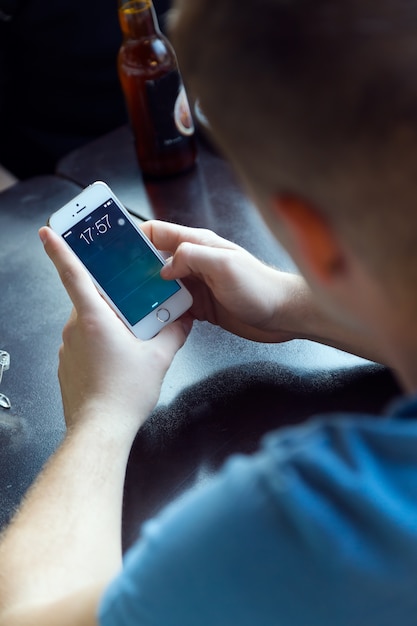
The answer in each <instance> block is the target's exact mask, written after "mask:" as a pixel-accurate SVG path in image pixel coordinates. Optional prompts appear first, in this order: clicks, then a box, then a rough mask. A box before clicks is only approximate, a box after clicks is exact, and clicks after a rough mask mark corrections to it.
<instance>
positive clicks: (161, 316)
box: [156, 309, 171, 324]
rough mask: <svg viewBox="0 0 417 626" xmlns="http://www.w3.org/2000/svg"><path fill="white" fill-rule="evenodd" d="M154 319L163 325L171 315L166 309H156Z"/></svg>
mask: <svg viewBox="0 0 417 626" xmlns="http://www.w3.org/2000/svg"><path fill="white" fill-rule="evenodd" d="M156 317H157V319H158V320H159V321H160V322H162V323H163V324H164V323H165V322H167V321H168V320H169V318H170V317H171V313H170V312H169V311H168V309H158V311H157V312H156Z"/></svg>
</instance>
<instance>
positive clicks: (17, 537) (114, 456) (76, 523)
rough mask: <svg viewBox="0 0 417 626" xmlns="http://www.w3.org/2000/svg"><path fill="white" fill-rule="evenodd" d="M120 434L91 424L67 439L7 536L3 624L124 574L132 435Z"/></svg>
mask: <svg viewBox="0 0 417 626" xmlns="http://www.w3.org/2000/svg"><path fill="white" fill-rule="evenodd" d="M114 419H115V420H117V419H118V416H114ZM115 430H116V432H115V433H112V432H110V431H109V430H105V429H101V427H100V423H99V422H98V421H97V420H95V421H94V420H93V421H92V422H89V421H88V420H87V421H86V422H85V423H83V424H80V425H78V426H77V427H76V428H75V429H74V431H73V432H72V433H69V434H68V435H67V437H66V439H65V441H64V443H63V444H62V446H61V448H60V449H59V451H58V452H57V453H56V455H55V456H54V457H53V458H52V459H51V460H50V462H49V463H48V465H47V466H46V468H45V469H44V471H43V472H42V474H41V476H40V477H39V479H38V480H37V481H36V483H35V485H34V486H33V487H32V489H31V490H30V492H29V494H28V496H27V498H26V499H25V501H24V503H23V505H22V507H21V510H20V512H19V513H18V514H17V516H16V517H15V519H14V521H13V522H12V524H11V525H10V527H9V528H8V530H7V531H6V532H5V533H4V535H3V537H2V541H1V543H0V568H1V569H0V573H1V576H0V607H1V608H0V624H3V623H4V621H3V620H4V615H5V614H6V612H8V611H11V613H12V614H13V610H14V609H15V608H16V609H17V608H18V607H21V608H23V609H25V608H26V607H28V609H29V607H31V606H33V607H35V606H39V605H42V604H51V603H54V602H56V601H59V600H60V599H62V598H63V597H67V596H71V595H73V594H74V593H75V592H77V591H79V590H82V589H85V588H88V587H91V586H97V585H100V584H103V585H104V584H105V582H106V581H108V580H109V579H110V578H111V577H112V576H113V575H114V574H115V572H116V571H117V570H118V569H119V568H120V566H121V507H122V497H123V484H124V477H125V468H126V463H127V459H128V455H129V451H130V446H131V441H132V436H131V435H128V436H126V435H125V434H124V433H121V432H120V430H119V431H117V429H115Z"/></svg>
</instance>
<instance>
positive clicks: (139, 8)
mask: <svg viewBox="0 0 417 626" xmlns="http://www.w3.org/2000/svg"><path fill="white" fill-rule="evenodd" d="M119 21H120V27H121V29H122V33H123V37H124V38H125V39H140V38H142V37H149V36H152V35H161V31H160V29H159V24H158V19H157V17H156V13H155V9H154V7H153V4H152V2H151V0H119Z"/></svg>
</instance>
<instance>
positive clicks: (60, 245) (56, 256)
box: [39, 226, 103, 313]
mask: <svg viewBox="0 0 417 626" xmlns="http://www.w3.org/2000/svg"><path fill="white" fill-rule="evenodd" d="M39 236H40V238H41V241H42V243H43V245H44V248H45V251H46V253H47V255H48V256H49V258H50V259H51V261H52V262H53V264H54V265H55V267H56V269H57V271H58V274H59V277H60V278H61V281H62V284H63V285H64V287H65V289H66V290H67V293H68V295H69V297H70V298H71V301H72V303H73V305H74V307H75V309H76V310H77V311H78V312H79V313H80V312H82V311H84V312H87V311H91V310H96V308H97V307H98V306H100V307H101V306H102V305H103V300H102V298H101V297H100V295H99V293H98V291H97V289H96V288H95V286H94V283H93V281H92V280H91V278H90V276H89V274H88V272H87V271H86V270H85V268H84V267H83V265H82V264H81V263H80V261H79V260H78V259H77V257H76V256H75V254H73V252H71V250H70V249H69V248H68V246H67V245H66V244H65V242H64V241H63V240H62V239H61V237H60V236H59V235H57V234H56V233H54V231H53V230H52V229H51V228H48V227H47V226H44V227H43V228H41V229H40V230H39Z"/></svg>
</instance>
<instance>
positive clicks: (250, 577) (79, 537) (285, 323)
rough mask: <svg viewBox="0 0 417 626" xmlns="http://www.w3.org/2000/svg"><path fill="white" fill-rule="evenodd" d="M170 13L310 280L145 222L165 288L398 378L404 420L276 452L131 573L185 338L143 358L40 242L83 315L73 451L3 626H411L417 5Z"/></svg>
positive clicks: (320, 424)
mask: <svg viewBox="0 0 417 626" xmlns="http://www.w3.org/2000/svg"><path fill="white" fill-rule="evenodd" d="M176 8H177V11H176V25H175V43H176V47H177V51H178V54H179V59H180V64H181V67H182V69H183V72H184V75H185V77H186V79H187V82H188V84H189V85H190V86H191V89H192V91H193V92H194V94H195V95H198V97H199V98H200V101H201V103H202V107H203V109H204V111H205V113H206V115H207V117H208V119H209V120H210V124H211V127H212V129H213V132H214V134H215V137H216V139H217V141H218V142H219V143H220V145H221V147H222V149H223V150H224V151H225V152H226V153H227V154H228V155H229V156H230V158H231V159H232V160H233V162H234V164H235V166H236V169H237V171H238V172H239V173H240V175H241V177H242V179H243V180H244V181H245V183H246V185H247V187H248V190H249V191H250V193H251V194H252V196H253V197H254V198H255V199H256V201H257V203H258V206H259V208H260V210H261V212H262V214H263V215H264V216H265V219H266V220H267V222H268V224H269V225H270V227H271V230H272V231H273V232H274V234H275V235H276V237H277V238H278V239H279V240H280V241H281V242H282V243H283V244H284V245H285V246H286V247H287V249H288V250H289V252H290V253H291V254H292V256H293V258H294V260H295V262H296V263H297V265H298V267H299V268H300V270H301V272H302V274H303V275H304V277H305V279H306V282H305V281H304V280H303V279H301V278H299V277H297V276H291V275H287V274H282V273H280V272H277V271H276V270H273V269H271V268H268V267H266V266H264V265H263V264H261V263H260V262H258V261H257V260H256V259H254V258H253V257H251V256H250V255H249V254H248V253H246V252H245V251H244V250H242V249H241V248H239V247H238V246H236V245H234V244H231V243H230V242H227V241H225V240H223V239H221V238H219V237H217V236H216V235H215V234H213V233H207V232H205V231H203V232H201V231H199V230H194V229H187V228H185V227H179V226H174V225H169V224H163V223H158V222H150V223H147V224H146V225H145V226H144V230H145V231H146V232H147V234H148V235H149V236H150V237H151V239H152V240H153V242H154V243H155V245H156V246H157V247H158V248H161V249H164V250H170V251H171V253H172V259H171V261H170V262H169V263H168V265H167V267H166V268H165V269H164V270H163V275H164V276H165V278H174V277H182V278H184V279H186V280H188V284H189V285H190V287H191V288H192V289H193V295H194V298H195V305H194V307H193V309H192V313H193V315H194V316H195V317H197V318H198V319H206V320H209V321H210V322H212V323H215V324H220V325H221V326H223V327H224V328H226V329H227V330H230V331H231V332H235V333H238V334H239V335H242V336H244V337H247V338H248V339H254V340H258V341H275V342H276V341H285V340H288V339H292V338H294V337H299V338H300V337H306V338H310V339H315V340H319V341H323V342H327V343H330V344H332V345H336V346H339V347H344V348H346V349H350V350H352V351H356V352H358V353H361V354H363V355H367V356H371V357H373V358H375V359H378V360H380V361H382V362H385V363H387V364H389V365H390V366H391V367H392V368H393V369H394V371H395V372H396V375H397V377H398V380H399V381H400V383H401V385H402V387H403V389H404V394H405V395H404V400H403V401H402V403H400V404H399V405H398V406H397V407H396V408H392V409H391V410H390V412H389V413H388V414H387V415H386V416H385V418H383V419H375V418H374V417H372V416H366V415H365V416H363V418H362V419H361V420H358V419H357V418H355V419H353V418H351V417H350V416H349V415H346V416H344V417H340V416H339V418H338V419H337V420H332V418H331V417H326V418H320V417H318V418H315V419H313V420H311V421H310V422H309V423H307V424H305V425H304V426H301V427H297V428H292V429H286V430H285V431H283V432H278V433H272V434H271V435H270V436H269V437H268V438H267V440H266V441H265V443H264V445H263V446H262V447H261V449H260V451H259V453H258V454H256V455H254V456H253V457H247V458H245V457H239V458H237V459H234V460H231V461H230V462H229V463H228V464H227V465H226V467H225V468H224V469H223V470H222V471H221V472H220V473H219V475H218V477H217V478H216V479H214V480H213V481H212V482H211V483H210V484H209V485H208V486H207V488H205V489H204V490H201V491H199V492H198V493H197V494H193V495H191V496H190V497H189V498H185V499H183V500H182V501H181V502H178V503H174V504H173V505H172V506H170V507H169V508H168V510H167V511H165V512H164V513H163V514H162V515H161V516H160V517H159V518H158V519H156V520H154V521H152V522H151V523H149V524H147V525H146V526H145V528H144V529H143V532H142V539H141V540H140V542H139V543H138V544H137V545H136V546H135V547H134V548H133V549H132V551H131V552H130V554H129V555H128V557H127V559H126V562H125V564H124V567H123V571H121V572H119V570H120V569H121V547H120V509H121V498H122V489H123V478H124V470H125V466H126V461H127V457H128V454H129V450H130V446H131V443H132V441H133V438H134V436H135V433H136V430H137V428H139V427H140V425H141V424H142V423H143V421H144V420H146V417H147V416H148V415H149V413H150V411H151V410H152V407H153V406H154V404H155V402H156V401H157V397H158V393H159V389H160V384H161V380H162V378H163V375H164V372H165V371H166V369H167V368H168V367H169V364H170V361H171V359H172V357H173V356H174V354H175V353H176V351H177V350H178V349H179V348H180V346H181V345H182V344H183V342H184V341H185V339H186V336H187V334H188V332H189V329H190V324H191V319H190V317H189V316H186V317H184V319H183V320H181V321H177V322H175V323H174V324H172V325H171V326H170V327H168V328H166V329H164V331H162V332H161V333H160V335H158V336H157V337H156V338H154V339H152V340H150V341H149V342H144V343H141V342H139V341H137V340H136V339H134V337H133V336H131V335H130V334H129V332H128V331H127V330H126V329H125V328H124V327H123V325H122V324H121V323H120V322H119V320H118V319H117V318H116V316H115V315H114V314H113V313H112V312H111V311H110V309H109V308H108V307H107V305H106V304H105V303H104V302H103V300H102V299H101V298H100V297H99V296H98V294H97V293H96V291H95V290H94V288H93V287H92V285H91V283H90V281H89V279H88V278H87V276H86V274H85V273H84V271H83V270H82V269H81V268H80V266H79V265H78V263H76V262H75V261H74V260H73V258H72V255H71V254H70V253H69V252H67V250H66V249H65V247H64V246H63V244H62V242H61V241H60V240H59V239H58V238H57V237H56V236H55V235H54V234H53V233H51V232H49V231H48V229H42V230H41V238H42V240H43V242H44V245H45V248H46V251H47V253H48V254H49V255H50V257H51V258H52V260H53V261H54V263H55V265H56V267H57V269H58V271H59V273H60V275H61V278H62V280H63V283H64V285H65V286H66V288H67V290H68V293H69V295H70V297H71V298H72V300H73V303H74V308H75V312H74V313H73V315H72V317H71V319H70V321H69V324H68V325H67V327H66V329H65V331H64V344H63V348H62V349H61V359H60V368H59V376H60V382H61V388H62V394H63V401H64V408H65V415H66V419H67V423H68V435H67V437H66V439H65V442H64V444H63V446H62V448H61V449H60V450H59V451H58V453H57V454H56V455H55V457H54V458H53V459H52V460H51V461H50V463H49V465H48V467H47V468H46V470H45V471H44V472H43V474H42V475H41V477H40V478H39V480H38V481H37V483H36V485H35V486H34V488H33V489H32V490H31V493H30V494H29V496H28V498H27V499H26V502H25V503H24V505H23V507H22V509H21V511H20V512H19V514H18V515H17V517H16V519H15V520H14V522H13V523H12V525H11V527H10V529H9V530H8V531H7V532H6V534H5V535H4V537H3V540H2V542H1V544H0V572H1V578H0V601H1V607H2V608H1V612H0V624H1V625H2V626H3V624H7V626H15V625H19V626H28V625H32V624H37V625H38V624H42V625H43V626H49V625H52V624H53V625H56V624H59V625H63V626H65V625H66V624H71V625H74V624H77V625H83V626H84V625H85V626H87V625H89V626H90V625H93V624H99V625H100V626H113V625H116V624H117V625H118V626H124V625H130V624H135V625H136V624H137V625H140V626H142V625H145V624H154V625H157V624H158V625H159V624H161V625H164V626H165V625H167V624H169V625H181V626H185V625H187V626H188V625H193V626H195V625H197V624H198V625H199V626H201V625H209V624H210V625H216V626H218V625H222V624H227V625H235V624H239V625H240V626H241V625H243V624H244V625H256V626H258V625H262V626H263V625H274V626H275V625H279V624H285V625H286V626H289V625H290V626H301V625H305V624H309V625H310V624H314V625H320V626H327V625H332V626H334V625H335V624H337V625H338V626H341V625H343V626H345V625H346V626H353V625H355V626H357V625H369V624H372V625H373V626H385V625H388V624H389V625H391V624H401V625H402V626H405V625H406V626H408V625H410V626H411V625H414V624H415V620H416V617H415V615H416V609H417V600H416V594H415V578H416V572H417V524H416V517H417V421H416V415H417V400H416V398H415V396H414V397H413V394H415V393H416V390H417V350H416V346H417V331H416V326H415V323H414V321H415V319H416V310H417V295H416V290H415V288H414V286H415V281H416V276H415V274H416V268H417V262H416V261H417V260H416V255H417V246H416V239H417V214H416V211H415V203H416V199H417V183H416V181H417V177H416V173H415V162H416V151H417V137H416V134H417V133H416V131H417V116H416V111H417V87H416V82H415V80H414V73H415V67H417V36H416V35H417V3H416V2H410V1H408V2H398V0H340V1H339V2H338V3H334V2H331V1H330V0H263V1H262V2H259V1H255V0H247V1H246V2H244V3H242V2H238V0H229V2H224V1H223V0H194V2H192V3H190V2H186V1H185V0H184V1H183V2H180V3H178V4H177V7H176ZM265 294H267V297H266V298H265ZM110 360H112V362H113V367H112V368H111V371H109V368H108V367H107V363H108V362H109V361H110ZM144 371H146V376H147V381H148V385H147V388H148V394H147V395H146V396H145V397H144V396H143V393H140V394H139V395H137V394H136V388H135V380H136V379H137V377H140V375H141V372H144ZM133 372H134V374H133ZM114 389H117V395H115V394H114V392H113V390H114ZM121 398H122V399H123V401H122V403H121ZM109 459H111V461H112V462H111V464H110V463H109ZM74 468H76V470H75V469H74ZM114 576H115V580H114V582H112V583H111V584H110V586H108V585H109V580H110V579H111V578H113V577H114Z"/></svg>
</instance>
